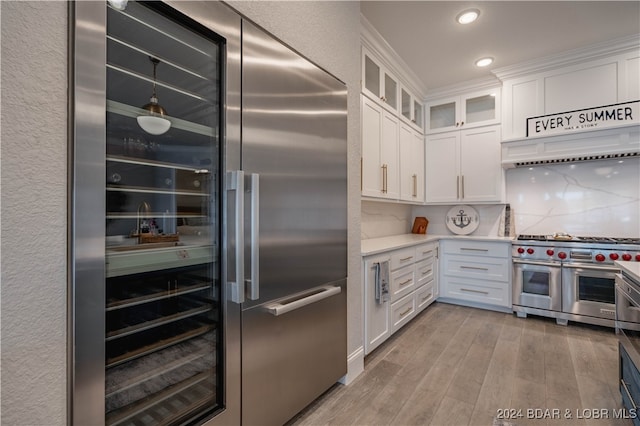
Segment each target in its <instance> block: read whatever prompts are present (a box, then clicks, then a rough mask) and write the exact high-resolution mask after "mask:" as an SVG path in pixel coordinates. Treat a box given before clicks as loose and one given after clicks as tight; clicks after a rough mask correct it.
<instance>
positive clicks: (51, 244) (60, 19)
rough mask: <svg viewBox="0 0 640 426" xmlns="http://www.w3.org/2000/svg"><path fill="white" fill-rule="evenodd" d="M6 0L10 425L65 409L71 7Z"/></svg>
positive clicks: (6, 403) (41, 420)
mask: <svg viewBox="0 0 640 426" xmlns="http://www.w3.org/2000/svg"><path fill="white" fill-rule="evenodd" d="M0 3H1V6H0V7H1V9H0V11H1V12H0V13H1V20H2V40H1V43H2V44H1V48H2V62H1V66H0V68H1V79H2V81H1V87H2V99H1V102H2V122H1V127H2V130H1V137H2V154H1V155H2V157H1V179H2V180H1V185H2V239H1V250H2V251H1V253H2V259H1V262H2V275H1V280H2V290H1V292H2V293H1V305H0V309H1V315H2V330H1V332H2V364H1V365H2V371H1V374H2V376H1V377H2V405H1V412H2V415H1V417H0V423H2V424H6V425H64V424H66V418H67V415H66V410H67V397H66V395H67V388H66V387H67V368H66V367H67V347H66V344H67V343H66V335H67V323H66V316H67V273H66V269H67V248H66V247H67V246H66V243H67V225H66V224H67V4H66V3H65V2H60V1H57V2H8V1H2V2H0Z"/></svg>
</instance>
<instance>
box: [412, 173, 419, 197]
mask: <svg viewBox="0 0 640 426" xmlns="http://www.w3.org/2000/svg"><path fill="white" fill-rule="evenodd" d="M412 178H413V196H414V197H417V196H418V175H416V174H414V175H413V176H412Z"/></svg>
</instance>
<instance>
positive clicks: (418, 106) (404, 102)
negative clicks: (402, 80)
mask: <svg viewBox="0 0 640 426" xmlns="http://www.w3.org/2000/svg"><path fill="white" fill-rule="evenodd" d="M400 113H401V114H402V118H404V119H405V121H406V122H408V123H410V124H411V125H412V126H413V127H414V128H415V129H416V130H418V131H420V132H423V131H424V107H423V105H422V103H421V102H420V101H419V100H418V99H417V97H416V96H415V95H413V94H411V92H409V90H407V89H406V88H404V87H401V88H400Z"/></svg>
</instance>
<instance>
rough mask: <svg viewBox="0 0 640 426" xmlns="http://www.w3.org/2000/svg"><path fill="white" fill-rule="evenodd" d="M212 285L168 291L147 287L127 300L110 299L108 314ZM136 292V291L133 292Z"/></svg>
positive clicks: (199, 283) (198, 283)
mask: <svg viewBox="0 0 640 426" xmlns="http://www.w3.org/2000/svg"><path fill="white" fill-rule="evenodd" d="M211 286H212V284H211V283H209V282H196V283H195V284H191V285H183V286H180V287H179V288H171V289H167V288H166V286H163V287H159V286H156V287H154V286H147V287H141V288H138V289H136V290H137V293H132V294H130V295H129V297H127V298H126V299H117V298H110V299H109V300H108V301H107V309H106V310H107V312H110V311H115V310H117V309H124V308H130V307H132V306H136V305H142V304H144V303H149V302H155V301H158V300H163V299H170V298H172V297H179V296H184V295H186V294H190V293H195V292H198V291H202V290H206V289H208V288H211ZM132 291H134V290H132Z"/></svg>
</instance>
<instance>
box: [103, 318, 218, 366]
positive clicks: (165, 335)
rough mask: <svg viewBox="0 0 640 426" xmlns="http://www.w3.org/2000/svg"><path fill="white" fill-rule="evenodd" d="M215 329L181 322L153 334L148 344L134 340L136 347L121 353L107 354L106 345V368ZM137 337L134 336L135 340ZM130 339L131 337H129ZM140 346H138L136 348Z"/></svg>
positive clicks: (212, 326)
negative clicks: (178, 324)
mask: <svg viewBox="0 0 640 426" xmlns="http://www.w3.org/2000/svg"><path fill="white" fill-rule="evenodd" d="M215 328H216V325H215V324H207V323H203V322H200V321H196V320H193V319H189V318H188V319H186V320H183V321H182V323H181V324H180V327H178V326H177V325H176V326H175V327H167V328H165V329H163V330H161V333H154V334H153V336H151V337H150V338H149V339H148V340H149V343H145V341H144V338H140V339H136V342H135V343H136V345H131V346H130V347H126V348H124V349H123V351H120V352H115V349H114V350H113V352H115V353H113V354H110V353H109V352H110V351H109V349H110V347H109V345H107V362H106V367H107V368H110V367H114V366H116V365H120V364H122V363H125V362H128V361H132V360H134V359H137V358H140V357H142V356H145V355H149V354H151V353H153V352H156V351H159V350H161V349H165V348H168V347H169V346H173V345H176V344H178V343H181V342H184V341H186V340H189V339H193V338H194V337H197V336H200V335H203V334H205V333H207V332H209V331H211V330H214V329H215ZM137 337H138V336H136V338H137ZM129 338H130V339H131V338H132V337H131V336H129ZM138 345H140V346H138ZM118 348H122V344H120V342H119V344H118Z"/></svg>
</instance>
